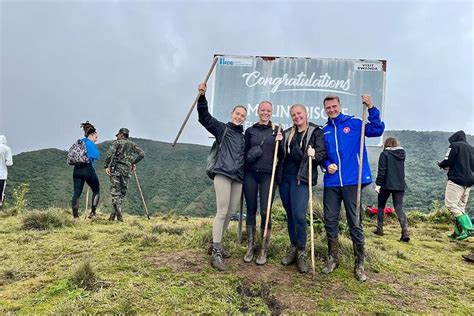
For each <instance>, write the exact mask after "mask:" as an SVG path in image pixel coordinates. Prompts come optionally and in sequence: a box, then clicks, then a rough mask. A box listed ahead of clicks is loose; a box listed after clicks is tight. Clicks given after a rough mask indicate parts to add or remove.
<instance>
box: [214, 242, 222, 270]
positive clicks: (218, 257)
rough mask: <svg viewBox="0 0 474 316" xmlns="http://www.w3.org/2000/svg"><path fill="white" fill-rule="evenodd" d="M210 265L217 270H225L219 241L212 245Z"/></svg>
mask: <svg viewBox="0 0 474 316" xmlns="http://www.w3.org/2000/svg"><path fill="white" fill-rule="evenodd" d="M211 266H212V267H214V268H215V269H217V270H219V271H224V270H225V264H224V258H223V257H222V252H221V245H220V243H216V244H214V245H213V247H212V256H211Z"/></svg>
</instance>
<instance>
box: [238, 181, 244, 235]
mask: <svg viewBox="0 0 474 316" xmlns="http://www.w3.org/2000/svg"><path fill="white" fill-rule="evenodd" d="M243 213H244V190H242V194H241V195H240V209H239V231H238V232H237V234H238V238H239V240H238V241H239V244H241V243H242V215H243Z"/></svg>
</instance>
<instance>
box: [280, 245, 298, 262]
mask: <svg viewBox="0 0 474 316" xmlns="http://www.w3.org/2000/svg"><path fill="white" fill-rule="evenodd" d="M295 262H296V246H295V245H291V246H290V248H289V249H288V252H287V253H286V256H285V257H284V258H283V259H281V264H282V265H284V266H289V265H290V264H293V263H295Z"/></svg>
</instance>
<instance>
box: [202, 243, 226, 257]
mask: <svg viewBox="0 0 474 316" xmlns="http://www.w3.org/2000/svg"><path fill="white" fill-rule="evenodd" d="M221 253H222V257H223V258H230V257H231V255H230V252H229V251H228V250H225V248H224V246H222V244H221ZM207 254H208V255H212V242H211V243H210V244H209V247H208V248H207Z"/></svg>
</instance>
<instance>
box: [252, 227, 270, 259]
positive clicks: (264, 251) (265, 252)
mask: <svg viewBox="0 0 474 316" xmlns="http://www.w3.org/2000/svg"><path fill="white" fill-rule="evenodd" d="M271 234H272V231H271V230H270V229H268V230H267V236H265V240H264V241H263V246H262V249H261V250H260V254H259V256H258V258H257V260H255V263H256V264H258V265H259V266H262V265H264V264H265V263H267V255H268V248H269V247H270V236H271ZM262 239H263V230H262Z"/></svg>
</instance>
